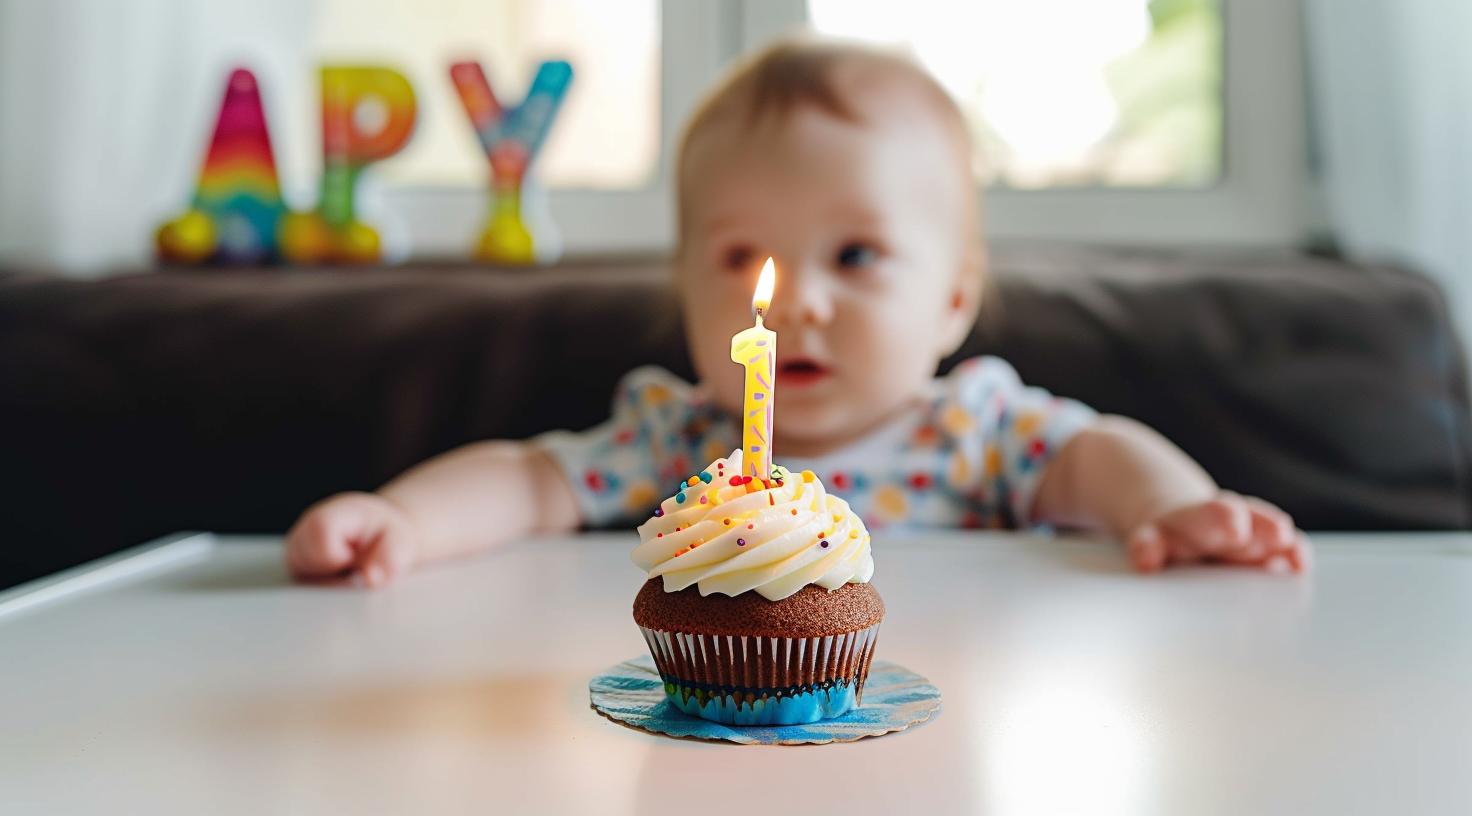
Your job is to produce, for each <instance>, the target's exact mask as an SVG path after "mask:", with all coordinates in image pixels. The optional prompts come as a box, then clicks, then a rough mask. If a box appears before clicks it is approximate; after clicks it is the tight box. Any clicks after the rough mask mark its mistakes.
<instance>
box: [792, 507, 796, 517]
mask: <svg viewBox="0 0 1472 816" xmlns="http://www.w3.org/2000/svg"><path fill="white" fill-rule="evenodd" d="M792 515H794V516H795V515H797V508H796V507H794V508H792Z"/></svg>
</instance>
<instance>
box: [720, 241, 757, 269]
mask: <svg viewBox="0 0 1472 816" xmlns="http://www.w3.org/2000/svg"><path fill="white" fill-rule="evenodd" d="M754 257H756V253H755V251H753V250H752V248H751V247H749V246H734V247H729V248H727V249H725V250H724V251H722V252H721V268H722V269H725V270H726V271H727V272H748V271H750V270H751V259H752V258H754Z"/></svg>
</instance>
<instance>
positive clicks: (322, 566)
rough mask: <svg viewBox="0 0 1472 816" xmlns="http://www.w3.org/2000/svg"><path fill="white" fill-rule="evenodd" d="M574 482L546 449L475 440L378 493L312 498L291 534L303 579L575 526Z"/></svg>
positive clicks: (291, 553) (378, 580)
mask: <svg viewBox="0 0 1472 816" xmlns="http://www.w3.org/2000/svg"><path fill="white" fill-rule="evenodd" d="M578 522H579V517H578V509H577V503H576V499H575V497H574V496H573V492H572V488H571V487H569V486H568V484H567V481H566V479H565V478H564V477H563V475H562V472H561V470H560V469H559V468H558V467H557V465H556V464H555V463H554V462H553V461H552V459H551V457H549V456H548V455H547V454H546V453H545V452H543V451H542V450H540V449H539V448H536V447H534V446H531V445H527V444H524V443H520V442H478V443H475V444H471V445H466V446H465V447H462V448H459V449H456V450H453V451H450V452H449V453H446V454H443V455H441V456H438V457H435V458H433V459H430V460H429V461H427V462H424V463H422V464H420V465H418V466H416V467H414V468H411V469H410V470H408V471H407V472H405V473H404V474H403V475H401V476H399V477H398V478H396V479H394V480H393V481H391V482H389V483H388V484H386V485H384V486H383V487H382V488H380V489H379V490H378V492H376V493H342V494H339V495H336V496H333V497H331V498H328V499H325V500H323V501H321V502H318V503H317V504H316V505H313V506H312V507H311V508H309V509H308V510H307V511H306V512H305V513H303V514H302V517H301V518H300V519H299V520H298V521H297V523H296V524H295V525H294V526H293V527H292V528H291V531H290V532H288V533H287V534H286V562H287V566H288V567H289V568H290V569H291V572H292V574H293V575H295V576H296V577H298V578H305V579H312V578H329V577H339V576H343V575H348V574H357V575H360V576H361V577H362V578H363V580H364V581H365V582H366V583H367V584H368V585H369V586H379V585H381V584H383V583H385V582H386V581H388V580H389V579H391V578H393V577H394V576H395V575H397V574H398V573H400V572H403V571H405V570H407V569H409V568H410V567H412V566H414V565H415V564H419V563H424V562H426V561H434V560H438V559H441V558H449V557H452V556H456V555H462V554H465V553H470V552H475V551H478V550H484V549H488V548H490V547H493V546H495V545H497V544H501V543H503V542H506V541H509V540H511V539H515V538H518V537H521V536H524V535H529V534H533V533H546V532H561V531H565V530H571V529H573V528H574V527H576V526H577V525H578Z"/></svg>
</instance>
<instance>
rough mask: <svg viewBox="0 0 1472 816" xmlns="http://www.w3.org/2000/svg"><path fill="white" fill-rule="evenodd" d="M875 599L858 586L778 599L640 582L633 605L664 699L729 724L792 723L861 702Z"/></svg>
mask: <svg viewBox="0 0 1472 816" xmlns="http://www.w3.org/2000/svg"><path fill="white" fill-rule="evenodd" d="M883 617H884V603H883V601H881V600H880V599H879V594H878V593H877V592H875V591H874V589H873V588H872V587H871V586H869V585H867V584H848V585H845V586H844V587H842V588H840V589H837V590H834V591H832V592H829V591H827V590H824V589H822V588H820V587H815V586H808V587H804V588H803V589H802V590H801V591H799V592H798V593H796V594H794V595H792V596H790V597H788V598H784V599H783V600H781V601H768V600H766V599H765V598H762V597H760V596H756V595H754V594H753V593H743V594H742V595H740V596H737V597H735V598H731V597H727V596H724V595H711V596H708V597H702V596H700V595H699V593H698V591H697V590H696V589H695V588H694V587H691V588H688V589H685V590H681V591H680V592H673V593H666V592H664V590H663V588H662V586H661V585H660V582H659V581H658V580H652V581H649V582H648V583H646V584H645V586H644V589H643V590H642V591H641V592H640V593H639V597H638V599H636V601H635V604H634V618H635V622H636V623H638V624H639V631H640V632H641V633H642V634H643V635H644V641H645V643H647V644H648V646H649V652H650V654H651V655H653V657H654V664H655V667H656V669H658V671H659V675H660V678H661V679H662V680H663V681H664V689H665V695H666V697H667V698H668V699H669V701H670V703H671V705H674V706H675V707H676V708H678V709H680V710H681V711H684V712H685V713H687V714H691V715H694V716H698V717H702V718H705V719H708V720H713V721H715V722H720V723H727V724H732V725H798V724H803V723H811V722H817V721H818V720H825V719H831V718H833V717H838V716H841V715H843V714H845V713H847V712H848V711H850V710H852V709H854V708H856V707H858V706H859V705H860V704H861V702H862V700H863V690H864V680H865V679H866V678H867V677H868V675H869V665H870V663H871V662H872V660H873V657H874V647H875V644H876V643H877V641H878V638H879V624H880V621H881V620H882V619H883Z"/></svg>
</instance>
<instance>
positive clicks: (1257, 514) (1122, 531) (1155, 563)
mask: <svg viewBox="0 0 1472 816" xmlns="http://www.w3.org/2000/svg"><path fill="white" fill-rule="evenodd" d="M1033 514H1034V516H1036V517H1037V518H1038V519H1040V520H1043V521H1049V522H1053V523H1057V524H1066V525H1073V526H1087V527H1100V526H1102V527H1104V528H1106V529H1108V530H1110V531H1111V532H1113V533H1114V534H1115V535H1118V536H1120V537H1121V538H1123V539H1124V541H1125V543H1126V546H1127V548H1128V550H1129V555H1130V560H1131V561H1132V562H1133V563H1134V565H1135V568H1136V569H1139V570H1140V571H1142V572H1155V571H1157V570H1160V569H1162V568H1164V567H1165V566H1166V565H1167V564H1171V563H1191V562H1195V561H1203V560H1204V561H1223V562H1229V563H1238V564H1252V565H1257V566H1264V567H1270V568H1276V567H1279V566H1280V565H1281V566H1283V567H1287V568H1290V569H1293V570H1294V571H1302V570H1303V569H1305V568H1307V566H1308V564H1309V556H1310V553H1309V546H1308V541H1307V540H1306V539H1305V538H1304V536H1303V534H1302V533H1300V532H1299V531H1298V530H1297V529H1296V528H1295V527H1294V525H1293V520H1292V519H1291V518H1289V516H1288V514H1287V513H1284V512H1283V511H1282V510H1279V509H1278V508H1277V507H1274V506H1273V505H1271V504H1269V503H1268V502H1265V501H1263V500H1262V499H1257V498H1252V497H1248V496H1239V495H1237V494H1235V493H1232V492H1230V491H1224V490H1222V489H1220V488H1219V487H1217V485H1216V483H1215V482H1214V481H1212V479H1211V477H1210V476H1208V475H1207V474H1206V471H1204V470H1202V469H1201V466H1200V465H1198V464H1196V463H1195V462H1194V461H1192V460H1191V458H1190V457H1189V456H1187V455H1186V454H1185V452H1183V451H1182V450H1181V449H1180V448H1177V447H1176V446H1175V445H1173V444H1171V443H1170V442H1169V441H1168V440H1167V439H1166V438H1165V437H1163V436H1161V435H1160V434H1158V433H1156V432H1155V431H1153V430H1151V429H1150V428H1148V427H1146V426H1144V425H1141V424H1140V423H1138V422H1135V421H1133V420H1130V419H1126V418H1124V417H1117V416H1106V417H1100V418H1099V419H1098V420H1096V421H1095V422H1094V423H1093V424H1092V425H1090V426H1089V427H1088V428H1085V429H1084V430H1082V431H1079V432H1078V433H1077V434H1076V435H1075V436H1074V437H1073V438H1072V439H1070V440H1069V441H1068V443H1067V444H1066V445H1064V446H1063V448H1062V450H1060V451H1059V452H1058V454H1057V456H1056V457H1054V459H1053V461H1052V462H1051V463H1050V464H1049V465H1048V467H1047V470H1046V471H1045V472H1044V474H1043V478H1042V482H1041V484H1040V485H1039V486H1038V492H1037V496H1036V499H1035V500H1034V505H1033Z"/></svg>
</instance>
